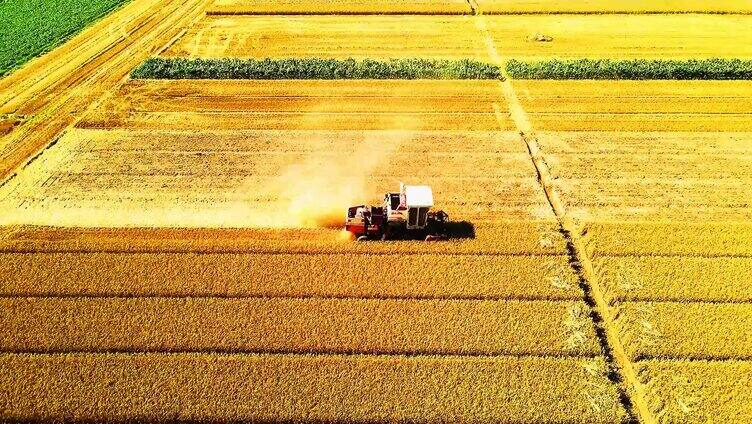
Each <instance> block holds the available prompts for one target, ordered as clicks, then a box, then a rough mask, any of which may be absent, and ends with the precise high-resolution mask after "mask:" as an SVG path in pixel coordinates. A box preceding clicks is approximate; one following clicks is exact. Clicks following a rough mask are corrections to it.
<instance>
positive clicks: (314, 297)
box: [0, 293, 582, 304]
mask: <svg viewBox="0 0 752 424" xmlns="http://www.w3.org/2000/svg"><path fill="white" fill-rule="evenodd" d="M12 299H34V300H46V299H51V300H99V299H102V300H130V299H170V300H173V299H174V300H202V299H206V300H305V301H329V300H331V301H349V300H355V301H374V302H380V301H384V302H405V303H407V302H426V303H431V302H437V303H438V302H444V303H451V302H457V303H471V302H487V303H494V302H495V303H516V304H527V303H539V304H561V303H577V302H581V301H582V298H581V297H580V296H573V297H570V298H554V297H548V298H545V297H530V298H525V297H503V296H496V297H494V296H462V295H447V296H362V295H361V296H351V295H336V294H334V295H318V294H279V295H275V294H268V295H267V294H258V295H254V294H248V295H244V294H228V295H222V294H221V293H212V294H210V295H204V294H196V295H190V294H175V295H171V294H144V295H140V294H133V295H131V294H116V293H113V294H90V293H73V294H56V293H53V294H24V293H1V294H0V300H12Z"/></svg>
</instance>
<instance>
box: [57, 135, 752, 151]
mask: <svg viewBox="0 0 752 424" xmlns="http://www.w3.org/2000/svg"><path fill="white" fill-rule="evenodd" d="M405 139H408V140H410V142H409V143H401V142H400V141H401V140H405ZM370 140H374V142H373V143H371V144H372V146H369V147H371V148H372V149H373V150H374V151H377V152H381V151H384V150H386V151H390V150H394V151H396V152H402V153H414V154H418V153H424V152H426V151H430V150H433V149H435V147H436V146H441V147H442V150H447V151H452V152H456V153H467V152H494V153H498V154H505V153H525V152H526V151H527V150H526V147H525V144H524V143H522V142H521V140H520V135H519V134H518V133H516V132H502V131H473V132H466V131H450V130H437V131H412V130H392V131H357V130H345V131H331V130H318V131H284V132H282V131H272V130H251V131H226V130H221V129H220V130H216V129H215V130H205V131H202V132H200V133H195V132H192V131H183V130H176V131H138V130H130V129H112V130H82V129H70V130H68V131H67V132H66V133H65V135H63V137H62V138H61V143H65V144H71V145H80V147H78V148H76V149H75V151H76V152H89V151H141V150H146V151H151V152H159V151H182V152H196V151H201V152H215V151H222V152H232V151H238V152H269V153H284V152H309V153H312V152H321V153H334V152H342V151H348V152H355V150H356V149H355V146H356V145H358V143H362V142H364V141H370ZM391 146H395V147H394V148H391ZM750 151H752V149H750Z"/></svg>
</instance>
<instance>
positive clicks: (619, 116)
mask: <svg viewBox="0 0 752 424" xmlns="http://www.w3.org/2000/svg"><path fill="white" fill-rule="evenodd" d="M528 115H529V116H530V119H531V121H532V122H533V126H534V127H535V128H541V129H543V130H545V131H588V132H589V131H619V132H623V131H646V132H653V131H669V132H680V131H687V132H699V131H703V132H723V131H725V132H748V131H752V119H750V117H752V115H750V114H726V115H724V114H714V113H692V114H682V113H674V114H670V113H660V114H649V113H646V114H643V113H631V114H625V113H537V112H533V113H529V114H528Z"/></svg>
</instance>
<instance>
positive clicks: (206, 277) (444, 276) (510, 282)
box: [0, 252, 582, 300]
mask: <svg viewBox="0 0 752 424" xmlns="http://www.w3.org/2000/svg"><path fill="white" fill-rule="evenodd" d="M384 264H389V266H384ZM270 270H273V272H271V271H270ZM0 275H5V276H6V277H5V280H4V283H3V285H2V286H0V294H2V295H3V296H21V297H24V296H124V297H129V296H218V297H246V296H257V297H263V296H268V297H277V296H280V297H293V296H300V297H360V298H436V299H446V298H464V299H552V300H553V299H560V300H563V299H579V298H580V297H581V296H582V293H581V292H580V290H579V288H578V287H577V278H576V276H575V275H574V274H573V273H572V272H571V269H570V267H569V264H568V262H567V257H566V256H532V255H530V256H528V255H521V256H500V255H499V256H480V255H452V254H427V255H409V256H403V255H388V254H385V255H368V254H363V255H355V254H331V255H291V254H278V255H264V254H260V255H257V254H199V253H178V254H175V253H153V254H148V253H144V254H135V253H123V254H118V253H76V252H71V253H31V254H28V253H3V254H0ZM250 275H252V276H253V278H249V277H248V276H250ZM502 281H503V284H502V283H500V282H502Z"/></svg>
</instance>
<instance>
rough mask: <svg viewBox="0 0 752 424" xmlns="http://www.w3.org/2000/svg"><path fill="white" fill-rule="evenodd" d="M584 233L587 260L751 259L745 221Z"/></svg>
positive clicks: (618, 226) (608, 225)
mask: <svg viewBox="0 0 752 424" xmlns="http://www.w3.org/2000/svg"><path fill="white" fill-rule="evenodd" d="M585 231H586V235H585V239H586V243H587V247H588V252H589V254H590V256H591V257H593V256H601V255H614V256H625V255H666V256H687V255H693V256H708V257H713V256H744V257H749V256H752V224H749V223H746V222H650V223H648V222H632V223H624V222H618V223H617V222H605V223H598V224H588V225H587V227H586V228H585Z"/></svg>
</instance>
